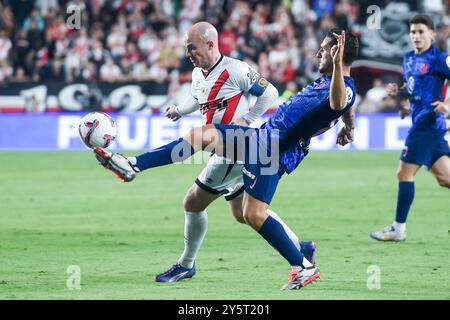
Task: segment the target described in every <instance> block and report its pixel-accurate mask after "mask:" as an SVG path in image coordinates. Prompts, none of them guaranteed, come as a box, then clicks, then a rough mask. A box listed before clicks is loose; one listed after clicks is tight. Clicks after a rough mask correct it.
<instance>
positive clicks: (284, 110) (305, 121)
mask: <svg viewBox="0 0 450 320" xmlns="http://www.w3.org/2000/svg"><path fill="white" fill-rule="evenodd" d="M344 82H345V91H346V98H347V99H346V105H345V107H344V108H343V109H342V110H339V111H336V110H333V109H331V108H330V85H331V76H323V77H321V78H319V79H317V80H316V81H314V82H311V83H309V84H308V85H307V86H306V87H305V88H304V89H303V90H302V91H301V92H299V93H298V94H297V95H295V96H292V97H291V98H290V99H289V100H288V101H286V102H285V103H283V104H282V105H281V106H280V107H279V108H278V109H277V110H276V111H275V112H274V113H273V114H272V115H271V117H270V118H269V120H268V121H267V122H266V123H265V124H263V126H262V128H265V129H266V130H267V131H268V134H269V135H271V136H273V135H277V137H278V139H279V140H278V141H279V146H280V162H281V164H282V165H283V167H284V169H285V171H286V172H287V173H290V172H292V171H293V170H294V169H295V168H296V167H297V166H298V164H299V163H300V161H301V160H302V159H303V156H304V153H305V152H307V148H308V146H309V142H310V139H311V138H312V137H314V136H317V135H320V134H322V133H324V132H325V131H327V130H328V129H330V128H332V127H333V126H334V125H335V124H336V123H337V122H338V121H339V118H340V117H341V116H342V115H343V114H344V113H345V112H347V111H348V109H349V108H350V107H351V106H352V105H353V103H354V102H355V96H356V90H355V84H354V81H353V79H352V78H351V77H344Z"/></svg>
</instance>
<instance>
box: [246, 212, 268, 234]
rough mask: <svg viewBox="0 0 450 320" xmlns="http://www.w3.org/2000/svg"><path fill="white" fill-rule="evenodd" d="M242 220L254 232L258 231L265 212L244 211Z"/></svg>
mask: <svg viewBox="0 0 450 320" xmlns="http://www.w3.org/2000/svg"><path fill="white" fill-rule="evenodd" d="M243 218H244V221H245V223H247V224H248V225H249V226H251V227H252V228H253V229H255V230H259V229H260V227H261V226H262V224H263V223H264V220H265V218H266V214H265V212H262V211H259V210H244V212H243Z"/></svg>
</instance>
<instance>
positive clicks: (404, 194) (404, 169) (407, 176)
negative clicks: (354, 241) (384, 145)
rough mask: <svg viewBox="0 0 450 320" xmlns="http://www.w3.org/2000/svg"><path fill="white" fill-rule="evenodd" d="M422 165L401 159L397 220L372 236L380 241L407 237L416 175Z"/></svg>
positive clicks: (400, 239) (374, 232)
mask: <svg viewBox="0 0 450 320" xmlns="http://www.w3.org/2000/svg"><path fill="white" fill-rule="evenodd" d="M420 167H421V166H420V165H417V164H412V163H407V162H404V161H400V163H399V167H398V170H397V179H398V193H397V209H396V213H395V220H394V222H393V223H392V225H390V226H387V227H384V228H383V229H381V230H379V231H373V232H371V233H370V234H369V235H370V237H371V238H373V239H375V240H380V241H403V240H405V239H406V220H407V218H408V213H409V210H410V208H411V204H412V202H413V200H414V193H415V188H414V177H415V175H416V173H417V171H419V169H420Z"/></svg>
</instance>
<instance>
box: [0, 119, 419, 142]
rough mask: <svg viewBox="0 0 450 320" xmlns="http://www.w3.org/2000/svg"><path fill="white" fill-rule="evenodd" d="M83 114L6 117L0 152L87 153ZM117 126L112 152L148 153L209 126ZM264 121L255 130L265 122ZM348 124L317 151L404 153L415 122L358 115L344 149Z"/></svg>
mask: <svg viewBox="0 0 450 320" xmlns="http://www.w3.org/2000/svg"><path fill="white" fill-rule="evenodd" d="M83 115H84V114H81V113H42V114H41V113H23V114H3V115H0V150H83V149H85V148H86V147H85V146H84V145H83V143H82V141H81V140H80V138H79V134H78V125H79V122H80V119H81V117H82V116H83ZM112 117H113V118H114V119H115V120H116V124H117V139H116V142H115V143H114V144H113V145H112V147H111V148H112V149H117V150H147V149H153V148H156V147H159V146H160V145H163V144H166V143H168V142H169V141H171V140H174V139H176V138H178V137H179V136H180V135H182V134H184V133H185V132H187V131H188V130H190V129H191V128H193V127H197V126H200V125H201V124H202V123H203V122H202V119H201V117H200V116H187V117H183V118H182V119H181V120H180V121H178V122H172V121H171V120H169V119H167V118H165V117H162V116H159V115H158V116H156V115H153V116H152V115H146V114H145V115H144V114H136V113H134V114H124V113H120V114H119V113H117V114H112ZM262 122H263V119H260V120H259V122H258V123H255V126H257V125H259V124H261V123H262ZM340 125H342V123H339V124H338V125H337V126H335V127H334V128H332V129H331V130H329V131H328V132H326V133H325V134H323V135H321V136H319V137H316V138H313V140H312V142H311V149H314V150H334V149H343V150H349V149H350V150H351V149H353V150H399V149H402V147H403V144H404V139H405V138H406V134H407V132H408V128H409V127H410V125H411V119H410V118H406V119H403V120H402V119H400V118H399V117H398V116H397V115H396V114H365V115H358V116H357V120H356V130H355V141H354V143H352V144H350V145H348V146H346V147H345V148H342V147H338V146H337V145H336V144H335V142H336V134H337V132H338V130H339V128H340Z"/></svg>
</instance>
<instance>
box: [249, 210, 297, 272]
mask: <svg viewBox="0 0 450 320" xmlns="http://www.w3.org/2000/svg"><path fill="white" fill-rule="evenodd" d="M258 233H259V234H260V235H261V236H262V237H263V238H264V239H266V241H267V242H269V244H270V245H271V246H272V247H274V248H275V249H276V250H277V251H278V252H279V253H280V254H281V255H282V256H283V257H284V258H285V259H286V260H287V261H288V262H289V264H290V265H291V266H303V258H304V257H303V254H302V253H301V252H300V251H299V250H298V249H297V247H296V246H295V245H294V243H293V242H292V241H291V239H289V236H288V235H287V233H286V231H285V230H284V228H283V225H282V224H281V223H279V222H278V221H277V220H276V219H274V218H272V217H271V216H270V215H269V216H268V217H267V219H266V221H264V223H263V225H262V226H261V228H260V229H259V231H258Z"/></svg>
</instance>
